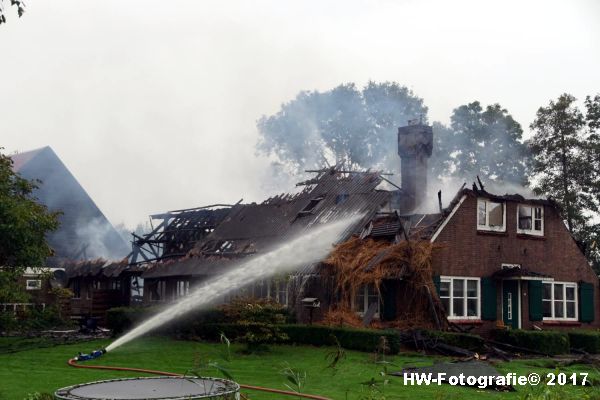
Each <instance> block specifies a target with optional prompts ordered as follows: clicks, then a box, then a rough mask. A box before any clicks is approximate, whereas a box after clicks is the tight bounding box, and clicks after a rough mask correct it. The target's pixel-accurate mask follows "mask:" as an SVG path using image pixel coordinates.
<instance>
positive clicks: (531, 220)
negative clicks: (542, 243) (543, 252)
mask: <svg viewBox="0 0 600 400" xmlns="http://www.w3.org/2000/svg"><path fill="white" fill-rule="evenodd" d="M517 218H518V224H517V232H518V233H526V234H529V235H540V236H541V235H543V234H544V208H543V207H541V206H531V205H527V204H519V206H518V207H517Z"/></svg>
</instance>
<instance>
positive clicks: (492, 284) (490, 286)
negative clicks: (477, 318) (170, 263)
mask: <svg viewBox="0 0 600 400" xmlns="http://www.w3.org/2000/svg"><path fill="white" fill-rule="evenodd" d="M496 309H497V304H496V281H495V280H494V279H492V278H481V319H484V320H487V321H495V320H496Z"/></svg>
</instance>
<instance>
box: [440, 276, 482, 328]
mask: <svg viewBox="0 0 600 400" xmlns="http://www.w3.org/2000/svg"><path fill="white" fill-rule="evenodd" d="M455 280H462V281H463V287H464V297H463V299H464V300H463V314H464V315H462V316H461V315H453V314H454V281H455ZM467 281H477V296H476V297H468V295H467ZM441 282H446V283H450V288H449V293H448V296H444V297H443V298H447V299H448V300H449V301H448V306H449V307H448V308H449V309H448V310H446V312H447V313H448V319H449V320H467V319H468V320H480V319H481V278H480V277H478V276H440V283H441ZM440 298H442V296H440ZM468 299H477V315H469V316H467V303H468V302H467V300H468Z"/></svg>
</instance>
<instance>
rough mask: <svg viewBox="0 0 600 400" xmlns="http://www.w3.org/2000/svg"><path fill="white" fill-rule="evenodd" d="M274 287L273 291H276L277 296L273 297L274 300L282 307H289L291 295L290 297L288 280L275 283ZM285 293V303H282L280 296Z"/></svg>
mask: <svg viewBox="0 0 600 400" xmlns="http://www.w3.org/2000/svg"><path fill="white" fill-rule="evenodd" d="M272 287H273V289H274V291H275V295H274V296H273V299H274V300H275V301H276V302H277V303H279V304H281V305H282V306H284V307H287V306H288V302H289V295H290V292H289V290H288V282H287V280H276V281H274V282H273V285H272ZM284 292H285V296H284V301H283V302H281V301H280V298H279V295H280V294H284Z"/></svg>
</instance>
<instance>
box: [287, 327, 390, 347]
mask: <svg viewBox="0 0 600 400" xmlns="http://www.w3.org/2000/svg"><path fill="white" fill-rule="evenodd" d="M281 329H282V331H283V332H284V333H286V334H287V335H288V337H289V338H290V341H291V342H292V343H298V344H310V345H313V346H324V345H325V346H331V345H335V340H334V339H333V336H335V337H336V338H337V340H338V341H339V343H340V345H341V346H342V347H343V348H345V349H348V350H359V351H368V352H372V351H376V350H378V348H379V347H380V338H381V337H382V336H383V337H385V338H386V340H387V345H388V347H389V352H390V353H391V354H397V353H398V352H399V351H400V338H399V336H398V334H397V333H396V332H394V331H390V330H376V329H359V328H336V327H329V326H321V325H284V326H282V327H281Z"/></svg>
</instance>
